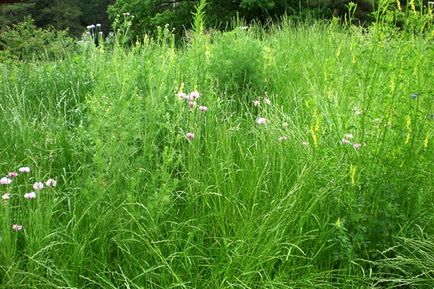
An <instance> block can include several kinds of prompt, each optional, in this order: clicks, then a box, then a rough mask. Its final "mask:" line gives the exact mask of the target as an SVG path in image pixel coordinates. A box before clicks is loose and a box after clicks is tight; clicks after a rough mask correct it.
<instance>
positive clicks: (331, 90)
mask: <svg viewBox="0 0 434 289" xmlns="http://www.w3.org/2000/svg"><path fill="white" fill-rule="evenodd" d="M332 96H333V89H332V88H331V87H329V89H328V90H327V97H328V99H332Z"/></svg>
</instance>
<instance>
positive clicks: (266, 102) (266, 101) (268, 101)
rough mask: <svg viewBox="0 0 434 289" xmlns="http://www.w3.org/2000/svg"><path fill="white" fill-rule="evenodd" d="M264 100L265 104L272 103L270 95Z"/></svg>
mask: <svg viewBox="0 0 434 289" xmlns="http://www.w3.org/2000/svg"><path fill="white" fill-rule="evenodd" d="M264 102H265V104H267V105H270V104H271V100H270V99H269V98H268V97H265V98H264Z"/></svg>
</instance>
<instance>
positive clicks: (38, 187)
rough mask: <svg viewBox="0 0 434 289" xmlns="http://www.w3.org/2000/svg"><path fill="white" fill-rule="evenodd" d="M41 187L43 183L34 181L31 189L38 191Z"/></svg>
mask: <svg viewBox="0 0 434 289" xmlns="http://www.w3.org/2000/svg"><path fill="white" fill-rule="evenodd" d="M43 188H44V184H43V183H41V182H36V183H34V184H33V189H34V190H35V191H40V190H42V189H43Z"/></svg>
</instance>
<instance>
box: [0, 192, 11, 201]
mask: <svg viewBox="0 0 434 289" xmlns="http://www.w3.org/2000/svg"><path fill="white" fill-rule="evenodd" d="M10 198H11V194H10V193H4V194H3V196H2V199H3V201H7V200H9V199H10Z"/></svg>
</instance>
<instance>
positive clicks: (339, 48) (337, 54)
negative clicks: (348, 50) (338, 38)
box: [336, 46, 341, 58]
mask: <svg viewBox="0 0 434 289" xmlns="http://www.w3.org/2000/svg"><path fill="white" fill-rule="evenodd" d="M340 55H341V46H338V49H336V57H337V58H339V56H340Z"/></svg>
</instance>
